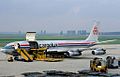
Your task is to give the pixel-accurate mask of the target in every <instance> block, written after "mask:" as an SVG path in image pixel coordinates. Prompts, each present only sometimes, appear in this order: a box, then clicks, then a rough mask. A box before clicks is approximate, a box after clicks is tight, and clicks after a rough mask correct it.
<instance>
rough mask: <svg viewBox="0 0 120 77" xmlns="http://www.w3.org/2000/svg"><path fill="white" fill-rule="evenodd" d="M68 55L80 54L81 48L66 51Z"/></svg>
mask: <svg viewBox="0 0 120 77" xmlns="http://www.w3.org/2000/svg"><path fill="white" fill-rule="evenodd" d="M64 55H65V56H66V57H71V56H80V55H82V53H81V52H80V51H79V50H69V51H67V52H66V53H64Z"/></svg>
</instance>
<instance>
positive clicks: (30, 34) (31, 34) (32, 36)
mask: <svg viewBox="0 0 120 77" xmlns="http://www.w3.org/2000/svg"><path fill="white" fill-rule="evenodd" d="M35 35H36V32H27V33H26V41H35Z"/></svg>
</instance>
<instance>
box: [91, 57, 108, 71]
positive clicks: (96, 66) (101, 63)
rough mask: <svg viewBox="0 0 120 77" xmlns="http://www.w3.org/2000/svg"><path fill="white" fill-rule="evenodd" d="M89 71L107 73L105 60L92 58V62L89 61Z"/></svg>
mask: <svg viewBox="0 0 120 77" xmlns="http://www.w3.org/2000/svg"><path fill="white" fill-rule="evenodd" d="M90 69H91V71H93V72H102V73H106V72H107V65H106V62H105V60H103V59H102V58H97V57H96V58H94V59H93V60H90Z"/></svg>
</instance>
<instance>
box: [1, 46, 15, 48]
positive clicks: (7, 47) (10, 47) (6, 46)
mask: <svg viewBox="0 0 120 77" xmlns="http://www.w3.org/2000/svg"><path fill="white" fill-rule="evenodd" d="M3 49H14V47H12V46H5V47H4V48H3Z"/></svg>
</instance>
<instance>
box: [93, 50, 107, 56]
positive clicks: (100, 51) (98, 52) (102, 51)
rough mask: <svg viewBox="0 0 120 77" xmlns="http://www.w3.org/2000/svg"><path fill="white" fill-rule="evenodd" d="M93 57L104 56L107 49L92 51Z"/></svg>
mask: <svg viewBox="0 0 120 77" xmlns="http://www.w3.org/2000/svg"><path fill="white" fill-rule="evenodd" d="M92 54H93V55H104V54H106V50H105V49H96V50H93V51H92Z"/></svg>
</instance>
